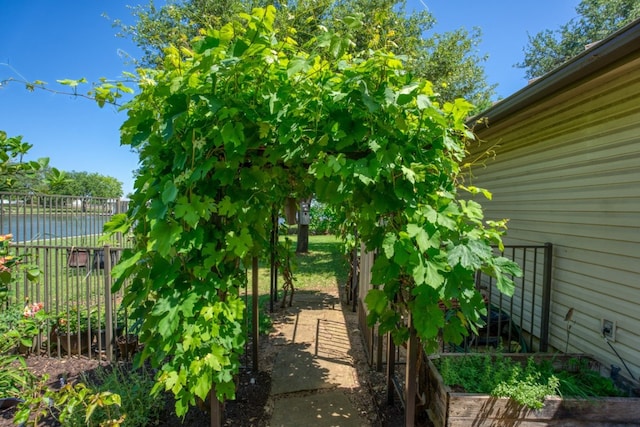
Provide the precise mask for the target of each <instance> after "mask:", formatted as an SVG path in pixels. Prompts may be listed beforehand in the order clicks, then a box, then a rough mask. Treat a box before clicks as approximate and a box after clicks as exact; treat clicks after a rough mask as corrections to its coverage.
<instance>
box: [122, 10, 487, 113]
mask: <svg viewBox="0 0 640 427" xmlns="http://www.w3.org/2000/svg"><path fill="white" fill-rule="evenodd" d="M265 3H267V2H261V1H249V0H223V1H221V0H218V1H207V0H186V1H181V2H168V3H167V4H166V5H164V6H161V7H158V6H156V4H155V3H153V2H150V3H149V4H147V5H139V6H136V7H134V8H133V15H134V16H135V18H136V23H135V24H133V25H126V24H124V23H123V22H122V21H119V20H116V21H115V22H114V24H115V25H116V26H117V27H119V28H120V30H121V35H125V36H128V37H130V38H131V39H132V40H133V41H134V42H135V43H136V44H137V45H138V47H139V48H140V49H141V50H142V52H143V57H142V58H141V62H142V63H143V64H145V65H147V66H152V67H154V68H162V67H164V66H165V60H166V57H167V55H168V50H167V47H169V46H175V47H177V48H178V49H179V50H181V49H182V50H183V51H190V50H193V45H192V43H191V41H192V39H193V38H194V37H195V36H197V35H199V31H203V30H206V29H208V28H219V27H221V26H222V25H224V24H227V23H229V22H231V21H232V20H233V19H234V17H235V16H236V14H237V13H239V12H243V13H250V11H251V9H252V8H253V7H255V6H256V5H258V4H260V5H264V4H265ZM278 5H279V7H280V9H281V12H282V13H280V14H278V15H277V16H276V20H275V22H274V24H273V26H274V28H275V29H276V31H277V32H278V33H279V34H281V35H282V38H283V39H284V38H285V37H286V36H291V37H293V38H295V40H296V41H297V42H298V43H299V44H300V45H301V46H302V45H304V44H305V43H307V42H309V41H311V40H313V39H314V38H315V37H319V34H320V31H322V29H328V30H329V31H330V32H336V33H350V34H351V36H350V43H353V44H354V45H355V47H356V50H358V51H365V50H367V49H373V50H378V49H384V50H386V51H389V52H392V53H394V54H396V55H402V59H403V61H404V62H405V66H406V69H407V70H408V71H410V72H411V73H413V74H414V75H416V76H420V77H421V78H425V79H427V80H431V81H432V82H433V83H434V85H435V86H434V87H436V88H437V91H438V92H439V93H440V95H441V98H442V99H444V100H447V101H453V100H454V99H456V98H466V99H468V100H470V101H472V102H473V103H474V104H476V105H477V106H478V107H483V106H486V104H487V103H489V102H490V98H491V97H492V96H493V94H494V89H495V85H493V86H491V85H489V84H487V82H486V76H485V73H484V68H483V66H482V64H483V63H484V62H485V61H486V60H487V56H486V55H478V54H477V53H476V52H477V47H478V45H479V42H480V38H481V32H480V30H479V29H477V28H476V29H474V30H473V31H472V32H470V33H469V32H468V31H466V30H464V29H459V30H456V31H452V32H447V33H443V34H433V35H432V36H431V37H429V38H425V36H424V35H425V34H426V33H428V32H429V31H430V30H431V28H432V26H433V24H434V23H435V19H434V17H433V16H432V15H431V14H430V13H429V12H428V11H427V10H426V9H425V10H423V11H421V12H411V13H409V12H407V10H406V1H405V0H341V1H336V0H296V1H281V2H278ZM356 17H357V18H356ZM330 46H331V47H333V48H336V49H339V48H340V43H338V42H337V40H334V44H333V45H330ZM185 58H186V56H185ZM294 65H295V66H294ZM304 66H305V65H304V61H296V62H294V63H293V64H292V67H291V68H290V72H291V73H293V72H296V71H297V67H304Z"/></svg>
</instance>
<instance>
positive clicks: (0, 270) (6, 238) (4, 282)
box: [0, 131, 40, 304]
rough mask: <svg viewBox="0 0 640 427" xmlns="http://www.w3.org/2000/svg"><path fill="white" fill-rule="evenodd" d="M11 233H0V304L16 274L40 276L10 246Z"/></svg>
mask: <svg viewBox="0 0 640 427" xmlns="http://www.w3.org/2000/svg"><path fill="white" fill-rule="evenodd" d="M3 134H4V133H3V132H1V131H0V166H1V167H0V170H2V169H3V168H4V166H3V162H4V161H5V159H4V158H3V156H2V155H3V154H5V155H6V153H4V152H3V151H2V148H1V145H2V144H1V137H2V135H3ZM12 239H13V235H12V234H3V235H0V304H4V303H6V302H7V301H8V299H9V292H10V285H11V284H12V283H13V282H14V281H15V279H16V277H18V274H19V273H21V272H23V271H24V272H25V273H26V276H27V279H28V280H29V281H32V282H35V281H37V280H38V279H39V278H40V269H39V268H38V267H37V266H34V265H31V264H26V263H25V262H24V256H21V255H16V254H15V253H14V250H13V248H11V240H12Z"/></svg>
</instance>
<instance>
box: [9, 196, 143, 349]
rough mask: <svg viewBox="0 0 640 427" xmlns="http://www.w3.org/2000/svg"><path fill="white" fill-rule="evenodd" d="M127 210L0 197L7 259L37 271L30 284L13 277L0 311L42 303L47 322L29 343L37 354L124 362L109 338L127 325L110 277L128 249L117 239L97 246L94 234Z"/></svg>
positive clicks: (120, 203)
mask: <svg viewBox="0 0 640 427" xmlns="http://www.w3.org/2000/svg"><path fill="white" fill-rule="evenodd" d="M127 208H128V206H127V201H125V200H120V199H102V198H88V197H85V198H78V197H70V196H52V195H32V194H14V193H0V227H1V233H0V234H3V235H7V234H11V235H12V251H14V252H15V254H16V255H19V256H21V257H22V258H23V260H24V261H23V265H26V266H33V267H37V269H38V270H39V271H40V277H39V279H38V280H37V281H35V282H32V281H29V280H27V277H26V274H25V275H23V276H20V277H17V278H16V280H15V281H14V282H13V283H12V284H11V288H10V294H9V300H8V301H7V303H6V304H5V306H4V307H2V308H0V310H8V309H10V308H12V307H13V308H15V307H16V306H22V305H24V304H25V303H26V302H29V303H31V304H33V303H42V305H43V310H44V312H45V313H47V321H46V322H44V323H43V325H42V329H41V333H40V334H39V335H38V337H37V338H36V342H34V348H36V349H38V351H42V352H45V353H46V354H48V355H52V356H61V355H64V354H83V355H86V356H88V357H96V358H106V359H108V360H111V359H112V358H113V357H117V356H120V355H122V356H128V354H122V352H120V351H119V350H118V348H119V346H118V345H117V341H116V337H117V336H119V335H122V336H126V333H127V332H129V331H130V330H131V329H132V327H133V326H134V325H132V324H130V323H131V322H129V321H128V319H127V313H124V312H123V311H122V310H121V309H120V301H121V295H119V294H112V293H111V286H112V284H113V279H112V277H111V269H112V268H113V266H114V265H115V264H116V263H117V262H118V260H119V259H120V256H121V253H122V250H123V249H124V248H125V247H127V246H129V243H130V241H129V239H128V238H127V236H123V235H121V234H118V235H115V236H111V237H110V238H109V239H108V240H105V238H104V234H103V231H102V230H103V226H104V224H105V223H106V222H107V221H109V220H110V219H111V218H112V216H113V215H114V214H117V213H122V212H125V211H126V209H127ZM130 348H131V347H127V346H126V345H125V346H124V352H125V353H128V350H129V349H130Z"/></svg>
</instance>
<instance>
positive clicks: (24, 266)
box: [0, 234, 40, 305]
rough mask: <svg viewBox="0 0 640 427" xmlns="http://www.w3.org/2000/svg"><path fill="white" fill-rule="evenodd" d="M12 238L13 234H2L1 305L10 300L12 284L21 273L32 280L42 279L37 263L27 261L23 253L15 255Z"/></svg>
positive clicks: (0, 262)
mask: <svg viewBox="0 0 640 427" xmlns="http://www.w3.org/2000/svg"><path fill="white" fill-rule="evenodd" d="M12 239H13V235H12V234H2V235H0V305H2V304H5V303H6V302H7V301H8V299H9V292H10V290H11V285H12V284H13V283H14V281H15V280H16V278H17V277H19V276H20V275H21V274H24V275H25V276H26V278H27V280H29V281H30V282H36V281H38V280H39V279H40V269H39V268H38V266H37V265H33V264H29V263H26V262H25V256H23V255H15V252H14V249H13V248H12V247H11V240H12Z"/></svg>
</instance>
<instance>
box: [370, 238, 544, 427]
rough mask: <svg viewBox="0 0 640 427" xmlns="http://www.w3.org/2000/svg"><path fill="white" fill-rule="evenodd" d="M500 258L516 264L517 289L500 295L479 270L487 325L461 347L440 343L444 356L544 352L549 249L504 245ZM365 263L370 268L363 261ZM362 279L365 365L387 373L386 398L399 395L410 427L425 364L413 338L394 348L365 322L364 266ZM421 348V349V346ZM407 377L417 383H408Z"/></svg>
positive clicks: (487, 277)
mask: <svg viewBox="0 0 640 427" xmlns="http://www.w3.org/2000/svg"><path fill="white" fill-rule="evenodd" d="M500 255H502V256H504V257H506V258H509V259H511V260H513V261H515V262H517V263H518V265H519V266H520V268H521V269H522V272H523V275H522V277H519V278H513V279H514V283H515V289H514V293H513V295H512V296H506V295H505V294H502V293H500V292H499V291H498V289H497V285H496V283H495V279H493V278H492V277H490V276H488V275H486V274H485V273H482V272H478V273H477V275H476V287H477V288H478V290H480V291H481V292H482V293H483V295H484V297H485V300H486V301H487V315H486V316H485V319H484V320H485V323H486V324H485V326H484V327H483V328H482V329H480V330H479V331H478V334H475V335H470V336H469V337H467V339H466V340H464V342H463V343H461V344H453V343H446V342H441V348H440V349H441V351H442V352H449V351H453V352H467V351H481V350H482V349H484V348H487V347H490V348H494V349H501V350H503V351H505V352H523V353H525V352H544V351H547V350H548V343H549V310H550V300H551V268H552V257H553V247H552V245H551V244H550V243H547V244H545V245H511V246H505V248H504V251H502V252H501V253H500ZM363 265H369V264H367V263H366V261H365V263H364V264H363ZM361 274H362V277H363V279H364V280H363V281H361V284H360V285H361V288H362V289H361V292H360V297H359V299H358V318H359V323H360V330H361V331H362V333H363V337H364V344H365V348H366V351H367V354H368V360H369V364H370V365H371V366H373V367H374V368H375V369H376V370H378V371H383V370H385V371H386V374H387V397H388V399H389V400H390V401H392V400H393V399H394V398H396V397H398V398H400V400H401V401H402V403H403V405H404V407H405V417H406V418H407V419H408V420H409V423H408V424H407V425H410V424H411V423H412V422H413V421H412V420H413V419H414V417H415V407H416V405H415V404H416V401H415V399H416V396H418V398H419V397H420V396H421V393H420V390H423V388H422V386H423V385H424V384H422V385H421V383H422V382H423V381H422V380H421V379H422V378H423V377H424V378H425V379H424V380H425V381H426V376H425V375H424V372H422V371H421V367H425V366H426V364H425V363H422V364H421V363H419V361H418V360H419V359H420V358H421V357H424V356H425V355H424V352H423V351H422V349H421V347H420V345H419V343H418V342H417V339H416V337H415V334H413V335H412V340H410V341H409V342H408V343H406V345H404V346H400V347H396V346H395V345H394V344H393V340H392V339H391V338H390V336H389V335H388V334H387V335H382V334H380V333H379V332H378V329H377V326H374V327H369V326H368V325H367V322H366V307H365V304H364V301H363V298H364V297H365V295H366V288H367V286H366V285H367V284H366V283H363V282H366V280H367V277H368V275H367V270H366V268H361ZM419 347H420V348H419ZM407 378H412V379H417V381H413V380H410V381H407Z"/></svg>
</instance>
